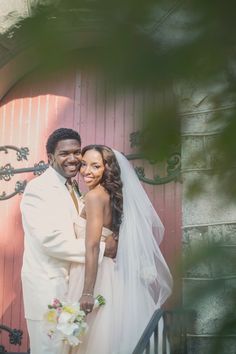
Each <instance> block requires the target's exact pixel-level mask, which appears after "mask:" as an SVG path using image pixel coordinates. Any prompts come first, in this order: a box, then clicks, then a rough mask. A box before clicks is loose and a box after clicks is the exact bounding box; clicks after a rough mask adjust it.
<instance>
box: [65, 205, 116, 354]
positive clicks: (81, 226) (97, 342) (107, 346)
mask: <svg viewBox="0 0 236 354" xmlns="http://www.w3.org/2000/svg"><path fill="white" fill-rule="evenodd" d="M83 207H84V204H83V199H82V198H80V201H79V210H80V211H82V209H83ZM85 231H86V220H85V219H84V218H82V217H81V216H79V218H78V235H79V237H81V238H85ZM111 234H112V231H111V230H109V229H107V228H106V227H103V229H102V239H103V240H104V239H105V238H106V237H107V236H108V235H111ZM114 265H115V263H114V260H112V259H111V258H108V257H103V260H102V262H101V264H99V266H98V273H97V279H96V284H95V289H94V296H95V297H96V296H97V295H102V296H103V297H104V298H105V300H106V305H104V306H101V307H100V308H97V309H95V310H93V311H92V313H90V314H89V315H87V318H86V321H87V323H88V326H89V330H88V331H87V333H86V334H85V335H84V336H83V338H82V344H80V345H79V346H78V347H75V348H73V349H71V350H70V351H69V353H70V354H72V353H73V354H111V353H112V348H111V336H109V333H110V331H111V328H112V317H113V305H112V300H113V288H114ZM84 269H85V265H84V264H82V263H78V264H76V263H74V264H72V266H71V270H70V280H69V290H68V296H67V299H68V301H71V302H74V301H76V302H78V301H79V299H80V297H81V295H82V291H83V286H84ZM65 352H66V351H65Z"/></svg>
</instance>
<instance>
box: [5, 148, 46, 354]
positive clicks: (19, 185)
mask: <svg viewBox="0 0 236 354" xmlns="http://www.w3.org/2000/svg"><path fill="white" fill-rule="evenodd" d="M9 150H14V151H15V152H16V159H17V161H23V160H28V158H27V157H28V155H29V148H27V147H22V148H17V147H16V146H12V145H5V146H0V151H3V152H5V154H7V153H8V152H9ZM47 168H48V164H46V163H45V162H44V161H39V163H36V164H34V166H33V167H25V168H14V167H13V166H12V165H11V164H10V163H7V164H6V165H5V166H2V167H0V181H1V180H4V181H6V182H8V181H10V180H11V179H12V177H13V176H15V175H16V174H19V173H25V172H33V174H34V175H35V176H38V175H41V174H42V173H43V172H44V171H45V170H46V169H47ZM26 184H27V181H26V180H24V181H17V182H16V184H15V190H14V192H12V193H10V194H7V193H6V192H5V191H3V192H2V193H1V194H0V201H1V200H7V199H10V198H12V197H14V196H15V195H16V194H22V193H23V192H24V189H25V186H26ZM0 353H1V352H0Z"/></svg>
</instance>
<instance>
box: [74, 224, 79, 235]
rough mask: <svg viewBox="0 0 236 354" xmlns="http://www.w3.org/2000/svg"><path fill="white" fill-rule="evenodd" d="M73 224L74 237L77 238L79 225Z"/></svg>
mask: <svg viewBox="0 0 236 354" xmlns="http://www.w3.org/2000/svg"><path fill="white" fill-rule="evenodd" d="M73 226H74V232H75V237H76V238H79V225H78V224H76V223H74V224H73Z"/></svg>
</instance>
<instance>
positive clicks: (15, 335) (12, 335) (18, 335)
mask: <svg viewBox="0 0 236 354" xmlns="http://www.w3.org/2000/svg"><path fill="white" fill-rule="evenodd" d="M2 330H4V331H6V332H8V333H9V343H10V344H14V345H21V341H22V336H23V331H22V330H21V329H15V328H14V329H12V328H10V327H8V326H5V325H1V324H0V332H1V331H2ZM6 352H7V351H6V349H5V347H4V345H2V344H1V345H0V353H6Z"/></svg>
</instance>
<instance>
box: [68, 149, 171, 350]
mask: <svg viewBox="0 0 236 354" xmlns="http://www.w3.org/2000/svg"><path fill="white" fill-rule="evenodd" d="M113 151H114V150H113ZM114 153H115V155H116V158H117V161H118V163H119V166H120V169H121V180H122V183H123V189H122V193H123V219H122V223H121V226H120V230H119V241H118V251H117V257H116V260H115V261H113V260H112V259H110V258H107V257H104V258H103V260H102V262H101V264H100V265H99V267H98V274H97V279H96V284H95V292H94V295H95V296H96V295H98V294H100V295H102V296H104V298H105V299H106V305H104V306H102V307H101V308H99V309H96V310H93V311H92V313H91V314H89V315H88V316H87V322H88V325H89V330H88V332H87V333H86V335H85V336H84V337H83V339H82V340H83V343H82V344H80V345H79V346H78V347H76V348H73V349H71V350H70V351H69V352H68V350H67V351H66V349H65V351H64V352H63V354H67V353H69V354H131V353H132V351H133V349H134V348H135V346H136V344H137V342H138V340H139V338H140V336H141V334H142V333H143V331H144V329H145V327H146V325H147V324H148V322H149V320H150V318H151V316H152V314H153V313H154V311H155V310H156V309H158V308H160V307H161V306H162V304H163V303H164V302H165V301H166V299H167V298H168V296H169V295H170V294H171V288H172V277H171V274H170V272H169V268H168V266H167V264H166V262H165V260H164V258H163V256H162V254H161V251H160V249H159V244H160V242H161V240H162V238H163V234H164V227H163V225H162V223H161V221H160V219H159V217H158V215H157V213H156V211H155V209H154V208H153V206H152V204H151V202H150V200H149V198H148V196H147V194H146V192H145V191H144V189H143V187H142V185H141V183H140V181H139V180H138V177H137V176H136V174H135V172H134V170H133V167H132V166H131V165H130V163H129V161H128V160H127V159H126V158H125V157H124V156H123V155H122V154H121V153H119V152H117V151H114ZM82 209H83V200H82V199H80V210H81V211H82ZM85 229H86V220H85V219H84V218H82V217H81V216H79V237H85ZM109 234H111V231H110V230H109V229H107V228H103V230H102V238H105V237H107V236H108V235H109ZM83 285H84V264H73V265H72V267H71V272H70V281H69V292H68V300H69V301H78V300H79V299H80V297H81V294H82V290H83ZM159 338H160V341H159V350H160V349H161V347H162V342H161V338H162V322H161V323H160V326H159ZM151 352H152V350H151ZM160 352H161V351H160Z"/></svg>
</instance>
